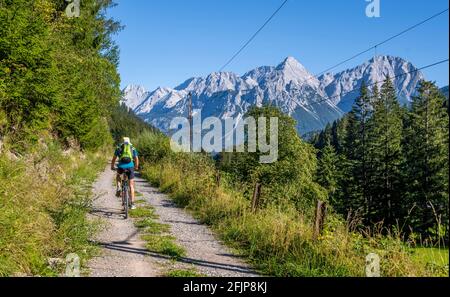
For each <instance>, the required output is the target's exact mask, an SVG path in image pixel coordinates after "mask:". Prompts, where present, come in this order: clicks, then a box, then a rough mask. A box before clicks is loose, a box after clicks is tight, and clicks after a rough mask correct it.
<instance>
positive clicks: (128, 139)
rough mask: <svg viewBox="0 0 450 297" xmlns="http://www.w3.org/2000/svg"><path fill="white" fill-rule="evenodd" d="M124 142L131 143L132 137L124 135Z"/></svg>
mask: <svg viewBox="0 0 450 297" xmlns="http://www.w3.org/2000/svg"><path fill="white" fill-rule="evenodd" d="M123 143H125V144H131V140H130V138H129V137H124V138H123Z"/></svg>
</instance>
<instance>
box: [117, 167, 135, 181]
mask: <svg viewBox="0 0 450 297" xmlns="http://www.w3.org/2000/svg"><path fill="white" fill-rule="evenodd" d="M124 172H126V174H127V176H128V179H129V180H132V179H134V168H127V169H123V168H117V173H118V174H122V173H124Z"/></svg>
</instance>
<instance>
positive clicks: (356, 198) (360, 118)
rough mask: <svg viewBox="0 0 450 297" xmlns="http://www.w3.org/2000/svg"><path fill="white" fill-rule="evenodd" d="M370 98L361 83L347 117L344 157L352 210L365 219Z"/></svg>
mask: <svg viewBox="0 0 450 297" xmlns="http://www.w3.org/2000/svg"><path fill="white" fill-rule="evenodd" d="M371 110H372V107H371V98H370V94H369V90H368V88H367V86H366V84H365V83H364V82H363V84H362V85H361V91H360V95H359V97H358V98H357V99H356V101H355V103H354V105H353V108H352V111H351V112H350V114H349V116H348V127H347V134H346V145H345V147H346V149H345V151H346V157H347V159H348V162H349V166H350V168H349V174H350V175H351V176H349V182H347V183H346V186H347V187H349V188H350V189H351V190H350V191H349V193H351V199H352V205H353V207H352V208H353V210H358V211H359V213H360V215H362V216H363V217H367V214H368V213H369V212H370V207H369V205H370V198H369V191H368V188H367V187H368V170H367V165H368V164H367V163H368V162H367V133H368V120H369V118H370V115H371Z"/></svg>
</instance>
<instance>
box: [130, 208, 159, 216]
mask: <svg viewBox="0 0 450 297" xmlns="http://www.w3.org/2000/svg"><path fill="white" fill-rule="evenodd" d="M129 215H130V217H132V218H146V217H153V216H155V210H154V209H153V208H150V207H148V206H146V207H138V208H136V209H130V210H129Z"/></svg>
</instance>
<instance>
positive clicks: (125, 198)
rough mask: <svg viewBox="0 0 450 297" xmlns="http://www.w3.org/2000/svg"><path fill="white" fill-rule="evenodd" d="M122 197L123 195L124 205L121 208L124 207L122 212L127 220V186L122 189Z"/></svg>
mask: <svg viewBox="0 0 450 297" xmlns="http://www.w3.org/2000/svg"><path fill="white" fill-rule="evenodd" d="M123 195H124V199H123V203H124V205H123V207H124V210H125V219H128V206H129V200H130V198H129V195H130V193H129V191H128V186H124V187H123Z"/></svg>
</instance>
